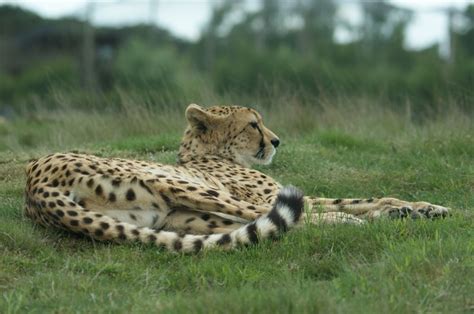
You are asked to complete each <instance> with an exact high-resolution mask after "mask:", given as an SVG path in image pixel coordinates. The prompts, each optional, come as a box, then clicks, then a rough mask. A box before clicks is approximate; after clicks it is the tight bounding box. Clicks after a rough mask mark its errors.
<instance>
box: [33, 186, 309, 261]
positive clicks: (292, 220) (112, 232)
mask: <svg viewBox="0 0 474 314" xmlns="http://www.w3.org/2000/svg"><path fill="white" fill-rule="evenodd" d="M58 202H60V205H61V206H54V207H50V206H49V205H48V204H46V206H45V207H43V206H42V207H43V208H42V211H41V212H42V213H43V215H41V217H31V216H30V215H29V216H30V217H31V218H33V219H34V220H36V221H37V222H39V223H40V224H45V225H51V224H53V225H55V226H57V227H59V228H61V229H66V230H68V231H73V232H75V233H80V234H84V235H86V236H89V237H91V238H93V239H95V240H100V241H138V242H142V243H151V244H155V245H157V246H159V247H164V248H166V249H167V250H169V251H173V252H184V253H190V252H198V251H201V250H203V249H209V248H214V247H221V248H222V249H227V250H228V249H233V248H236V247H238V246H243V245H249V244H255V243H258V242H259V241H260V240H263V239H266V238H275V237H277V236H278V235H279V234H281V233H284V232H286V231H288V230H289V229H290V228H291V227H293V226H294V225H295V224H296V223H297V222H298V220H299V219H300V217H301V214H302V212H303V209H304V202H303V193H302V192H301V191H300V190H298V189H296V188H295V187H292V186H287V187H284V188H283V189H281V191H280V193H279V194H278V196H277V199H276V202H275V203H274V205H273V208H272V210H271V211H270V212H269V213H268V214H266V215H264V216H261V217H259V218H257V219H256V220H255V221H253V222H251V223H248V224H246V225H244V226H242V227H240V228H239V229H236V230H234V231H232V232H230V233H224V234H222V233H221V234H212V235H193V234H185V235H180V234H178V233H176V232H171V231H164V230H154V229H151V228H147V227H137V226H136V225H133V224H130V223H125V222H119V221H117V220H116V219H113V218H111V217H108V216H105V215H102V214H100V213H98V212H94V211H89V210H86V209H84V208H82V207H81V206H79V205H78V204H76V203H74V202H71V200H70V199H69V198H68V197H67V196H65V195H60V196H59V198H58ZM27 205H30V206H31V205H35V204H31V203H30V204H27ZM36 205H37V204H36ZM27 207H28V206H27ZM35 218H36V219H35Z"/></svg>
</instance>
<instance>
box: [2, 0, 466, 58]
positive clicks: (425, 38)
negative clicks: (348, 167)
mask: <svg viewBox="0 0 474 314" xmlns="http://www.w3.org/2000/svg"><path fill="white" fill-rule="evenodd" d="M215 1H216V0H97V1H90V0H0V4H4V3H9V4H16V5H19V6H22V7H24V8H27V9H30V10H32V11H34V12H37V13H38V14H40V15H42V16H44V17H50V18H57V17H61V16H70V15H74V16H79V17H83V16H85V14H86V12H87V11H86V8H87V7H89V8H93V12H94V13H93V14H92V15H91V18H92V21H93V23H94V24H96V25H108V26H114V25H124V24H134V23H138V22H148V21H150V20H152V21H153V22H154V23H156V24H157V25H160V26H162V27H165V28H167V29H169V30H170V31H171V32H172V33H173V34H175V35H178V36H181V37H184V38H187V39H190V40H195V39H197V38H198V37H199V34H200V32H201V30H202V28H203V27H204V26H205V24H206V22H207V21H208V19H209V17H210V14H211V4H212V2H215ZM247 1H248V2H249V3H252V1H254V0H250V1H249V0H247ZM288 1H291V0H288ZM339 2H340V3H341V7H342V9H341V15H342V16H343V17H344V18H345V19H347V20H349V21H352V22H357V20H360V18H361V16H360V12H359V11H358V9H357V5H356V3H357V0H347V1H345V0H343V1H339ZM389 2H390V3H392V4H395V5H398V6H401V7H404V8H408V9H412V10H414V11H415V13H416V14H415V16H414V19H413V20H412V23H411V24H410V26H409V27H408V30H407V40H406V43H405V45H406V46H407V47H408V48H411V49H421V48H424V47H427V46H430V45H432V44H434V43H441V44H442V46H443V44H446V40H447V16H446V14H443V13H441V12H440V9H446V8H448V7H451V8H457V9H464V8H465V7H466V6H467V5H468V4H470V3H471V4H474V0H454V1H453V0H452V1H447V0H391V1H389ZM254 3H255V2H254ZM150 8H152V10H150ZM336 38H337V39H338V40H340V41H345V40H347V34H345V33H344V32H337V33H336Z"/></svg>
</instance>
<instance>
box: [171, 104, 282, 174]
mask: <svg viewBox="0 0 474 314" xmlns="http://www.w3.org/2000/svg"><path fill="white" fill-rule="evenodd" d="M186 119H187V121H188V127H187V129H186V132H185V135H184V138H183V141H182V142H181V147H180V152H179V158H180V161H182V162H185V161H188V160H191V159H193V158H195V157H198V156H208V155H215V156H219V157H223V158H227V159H230V160H232V161H234V162H236V163H239V164H241V165H244V166H250V165H252V164H263V165H266V164H269V163H271V161H272V158H273V156H274V155H275V152H276V148H277V147H278V145H279V144H280V140H279V139H278V137H277V136H276V135H275V134H274V133H273V132H272V131H270V130H269V129H268V128H266V127H265V126H264V125H263V121H262V117H261V115H260V114H259V113H258V112H257V111H255V110H254V109H251V108H245V107H237V106H225V107H224V106H218V107H211V108H207V109H205V108H202V107H200V106H198V105H195V104H191V105H189V106H188V108H187V109H186Z"/></svg>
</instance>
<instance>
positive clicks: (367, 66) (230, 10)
mask: <svg viewBox="0 0 474 314" xmlns="http://www.w3.org/2000/svg"><path fill="white" fill-rule="evenodd" d="M260 3H261V6H260V7H259V9H258V10H253V11H248V6H247V5H246V2H245V1H241V0H239V1H231V0H225V1H221V2H218V3H214V5H213V11H212V12H213V13H212V16H211V19H210V21H209V23H208V24H207V26H206V27H205V28H204V29H203V31H202V34H201V37H200V39H199V40H198V41H197V42H188V41H185V40H182V39H179V38H176V37H174V36H172V35H171V34H170V33H168V32H167V31H165V30H163V29H160V28H158V27H156V26H147V25H138V26H131V27H123V28H105V27H95V28H92V27H90V25H89V24H87V23H85V22H83V21H80V20H78V19H75V18H64V19H58V20H51V19H44V18H41V17H39V16H37V15H36V14H34V13H32V12H29V11H25V10H22V9H20V8H18V7H14V6H7V5H4V6H0V56H1V58H0V114H2V111H5V110H6V109H5V108H9V110H10V111H12V110H15V108H18V107H19V106H22V107H25V106H27V107H28V106H31V104H32V103H33V101H32V99H33V98H34V97H37V96H40V97H48V95H50V94H51V93H50V91H51V90H58V89H60V90H68V89H69V90H71V91H74V92H75V93H78V92H79V93H80V92H84V94H87V93H101V94H107V93H109V92H111V91H114V90H115V89H116V87H120V89H121V90H133V91H136V92H139V93H149V92H150V91H152V92H154V93H157V94H161V95H166V98H169V99H170V100H171V99H173V98H178V97H179V98H180V99H183V98H184V99H188V98H193V97H196V95H199V92H200V91H202V90H209V91H212V93H216V94H220V95H232V94H239V95H248V96H249V97H252V96H258V95H259V94H261V93H262V91H265V90H266V89H268V88H272V89H277V90H281V91H282V92H292V93H295V92H296V93H302V94H305V95H312V96H318V95H321V94H324V95H331V94H343V95H345V96H347V97H351V96H364V97H366V96H369V97H377V98H379V99H380V97H382V99H387V100H390V102H387V103H391V104H403V105H405V104H406V103H407V102H410V103H411V104H412V108H414V109H415V112H416V111H420V110H424V109H427V108H428V109H436V108H437V107H438V106H439V105H440V104H442V103H443V102H444V101H446V100H447V99H450V98H455V99H456V100H457V101H458V103H459V105H460V106H463V107H464V108H465V109H467V110H471V109H472V102H469V100H466V99H469V97H466V96H472V91H471V90H472V87H474V5H471V6H469V7H468V8H467V9H466V10H465V12H462V13H461V14H457V15H456V17H457V19H459V20H461V21H462V23H458V24H460V25H461V26H458V27H456V28H455V29H453V32H452V38H451V40H452V48H453V50H452V55H451V56H450V58H443V57H441V56H440V55H439V53H438V46H433V47H429V48H427V49H424V50H421V51H410V50H407V49H405V47H404V41H405V32H406V28H407V26H408V25H409V23H410V22H411V20H412V18H413V14H412V12H410V11H407V10H404V9H401V8H398V7H395V6H393V5H391V4H389V3H387V2H361V3H360V8H361V10H362V13H363V17H364V18H363V20H362V23H360V24H359V25H349V24H348V23H347V21H344V20H342V19H341V16H340V14H338V9H339V7H338V4H337V2H336V1H333V0H319V1H316V0H298V1H296V0H295V1H273V0H261V1H260ZM338 29H339V30H340V29H345V30H347V31H350V32H351V33H352V34H353V40H352V41H351V42H349V43H345V44H342V43H338V42H336V41H335V39H334V38H335V33H336V31H337V30H338ZM88 41H89V42H88ZM87 43H89V44H87ZM91 86H92V88H91ZM32 97H33V98H32ZM163 97H165V96H163ZM381 103H382V102H381Z"/></svg>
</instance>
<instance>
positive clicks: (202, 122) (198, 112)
mask: <svg viewBox="0 0 474 314" xmlns="http://www.w3.org/2000/svg"><path fill="white" fill-rule="evenodd" d="M186 119H187V120H188V122H189V124H190V125H191V126H193V127H195V128H197V129H198V130H200V131H202V132H205V131H207V129H208V128H209V127H210V126H211V125H212V124H213V122H215V120H216V117H215V115H213V114H212V113H208V112H206V110H205V109H204V108H202V107H201V106H198V105H196V104H190V105H189V106H188V108H186Z"/></svg>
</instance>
